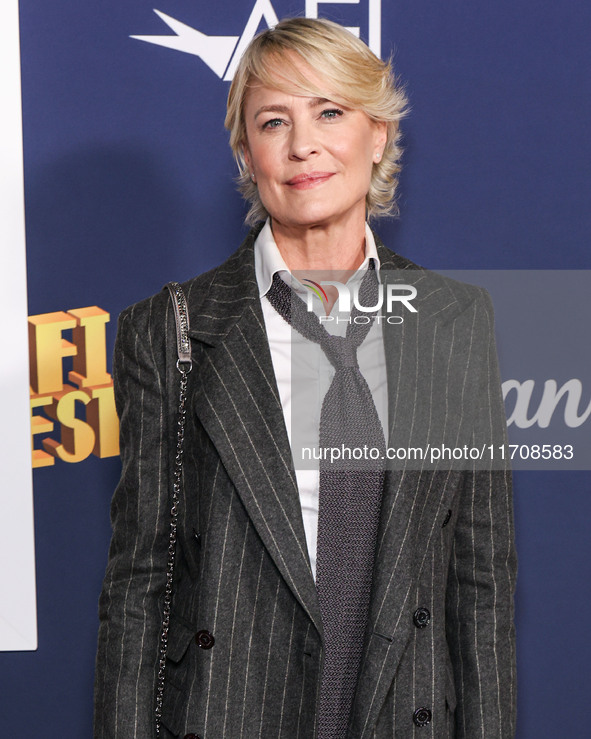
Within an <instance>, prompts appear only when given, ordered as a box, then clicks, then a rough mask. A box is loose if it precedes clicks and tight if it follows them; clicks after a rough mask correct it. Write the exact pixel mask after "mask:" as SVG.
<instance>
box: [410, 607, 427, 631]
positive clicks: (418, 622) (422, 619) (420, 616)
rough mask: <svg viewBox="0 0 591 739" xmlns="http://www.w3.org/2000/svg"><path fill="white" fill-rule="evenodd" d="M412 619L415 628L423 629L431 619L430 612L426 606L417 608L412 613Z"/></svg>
mask: <svg viewBox="0 0 591 739" xmlns="http://www.w3.org/2000/svg"><path fill="white" fill-rule="evenodd" d="M412 620H413V621H414V625H415V626H416V627H417V629H424V628H425V627H426V626H428V625H429V622H430V621H431V614H430V613H429V611H428V610H427V608H417V610H416V611H415V612H414V613H413V616H412Z"/></svg>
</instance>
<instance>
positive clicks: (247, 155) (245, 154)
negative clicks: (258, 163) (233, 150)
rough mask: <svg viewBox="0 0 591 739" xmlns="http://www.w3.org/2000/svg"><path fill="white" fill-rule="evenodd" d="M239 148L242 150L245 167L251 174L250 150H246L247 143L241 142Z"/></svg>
mask: <svg viewBox="0 0 591 739" xmlns="http://www.w3.org/2000/svg"><path fill="white" fill-rule="evenodd" d="M240 148H241V150H242V156H243V157H244V161H245V162H246V166H247V167H248V169H249V171H250V172H252V171H253V169H252V156H251V154H250V149H249V148H248V142H247V141H242V142H241V144H240Z"/></svg>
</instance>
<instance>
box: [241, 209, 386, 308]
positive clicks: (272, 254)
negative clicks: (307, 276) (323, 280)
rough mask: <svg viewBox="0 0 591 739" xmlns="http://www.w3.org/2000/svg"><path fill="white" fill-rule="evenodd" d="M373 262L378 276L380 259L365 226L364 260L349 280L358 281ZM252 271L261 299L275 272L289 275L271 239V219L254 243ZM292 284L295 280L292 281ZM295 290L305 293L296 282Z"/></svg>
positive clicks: (370, 232)
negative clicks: (372, 261)
mask: <svg viewBox="0 0 591 739" xmlns="http://www.w3.org/2000/svg"><path fill="white" fill-rule="evenodd" d="M370 259H373V260H374V266H375V269H376V271H377V273H378V275H379V270H380V258H379V257H378V250H377V248H376V242H375V239H374V236H373V233H372V230H371V228H370V227H369V225H368V224H367V223H366V224H365V259H364V260H363V262H362V263H361V264H360V265H359V268H358V269H357V271H356V272H355V274H354V275H353V276H352V277H351V278H350V279H351V280H358V279H361V277H363V275H364V274H365V272H366V271H367V268H368V266H369V260H370ZM254 269H255V275H256V280H257V284H258V286H259V297H260V298H262V297H263V296H264V295H266V294H267V292H268V291H269V288H270V287H271V283H272V282H273V275H274V274H275V273H276V272H279V274H280V275H281V276H282V277H285V276H287V275H290V274H291V272H290V271H289V268H288V266H287V265H286V264H285V261H284V259H283V257H282V256H281V253H280V251H279V249H278V247H277V244H276V243H275V239H274V237H273V231H272V230H271V219H270V218H267V221H266V222H265V225H264V226H263V228H262V229H261V231H260V233H259V235H258V236H257V238H256V241H255V243H254ZM293 282H294V283H296V282H297V280H295V278H294V280H293ZM293 286H294V288H295V289H296V290H297V286H299V287H301V289H302V291H303V292H305V288H304V287H303V285H300V283H299V282H297V286H296V285H293Z"/></svg>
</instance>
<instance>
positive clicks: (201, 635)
mask: <svg viewBox="0 0 591 739" xmlns="http://www.w3.org/2000/svg"><path fill="white" fill-rule="evenodd" d="M195 641H196V642H197V646H198V647H199V648H200V649H211V648H212V647H213V645H214V644H215V639H214V636H213V634H212V633H211V632H209V631H207V630H206V629H202V630H201V631H198V632H197V633H196V634H195Z"/></svg>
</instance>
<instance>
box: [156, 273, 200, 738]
mask: <svg viewBox="0 0 591 739" xmlns="http://www.w3.org/2000/svg"><path fill="white" fill-rule="evenodd" d="M166 287H167V288H168V292H169V293H170V298H171V300H172V305H173V307H174V318H175V324H176V344H177V360H176V367H177V369H178V371H179V373H180V383H179V396H178V397H179V404H178V414H177V429H176V455H175V462H174V471H173V480H172V505H171V508H170V529H169V535H168V557H167V562H166V586H165V589H164V608H163V611H162V627H161V630H160V650H159V655H158V676H157V680H156V707H155V711H154V715H155V719H156V736H157V737H159V736H160V722H161V719H162V701H163V698H164V683H165V670H166V652H167V650H168V629H169V627H170V612H171V607H172V585H173V577H174V560H175V553H176V542H177V525H178V517H179V501H180V496H181V487H182V484H183V450H184V441H185V420H186V415H187V409H186V401H187V383H188V379H189V372H190V371H191V369H192V367H193V363H192V359H191V342H190V340H189V313H188V310H187V299H186V298H185V294H184V292H183V289H182V287H181V286H180V285H179V283H178V282H169V283H168V284H167V285H166Z"/></svg>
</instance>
